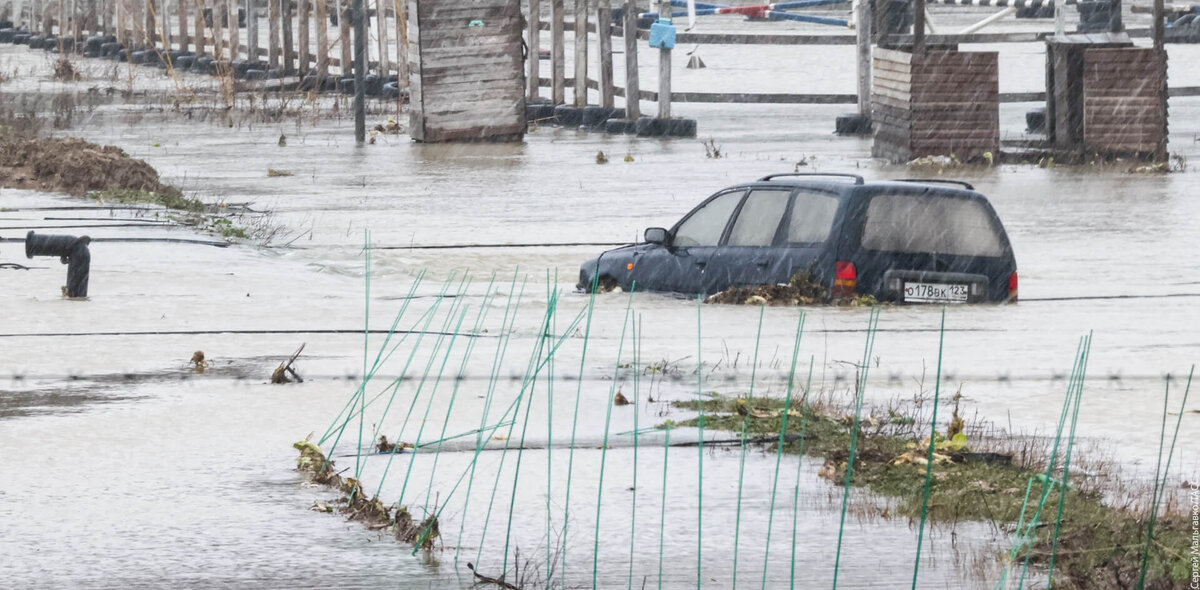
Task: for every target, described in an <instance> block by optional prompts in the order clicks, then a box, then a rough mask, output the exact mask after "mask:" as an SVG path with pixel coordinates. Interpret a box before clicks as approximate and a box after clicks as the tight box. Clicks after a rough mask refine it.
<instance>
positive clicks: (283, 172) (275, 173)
mask: <svg viewBox="0 0 1200 590" xmlns="http://www.w3.org/2000/svg"><path fill="white" fill-rule="evenodd" d="M279 176H295V175H294V174H292V173H291V172H290V171H288V170H277V169H275V168H267V178H276V177H279Z"/></svg>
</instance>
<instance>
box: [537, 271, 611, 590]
mask: <svg viewBox="0 0 1200 590" xmlns="http://www.w3.org/2000/svg"><path fill="white" fill-rule="evenodd" d="M599 280H600V262H599V261H597V262H596V268H594V269H593V272H592V288H591V292H590V293H589V295H588V305H587V324H586V325H585V327H584V329H583V352H581V353H580V355H579V381H577V382H576V385H575V410H574V411H573V414H574V415H573V417H572V418H571V445H570V448H569V449H568V450H567V497H566V500H564V502H563V532H562V550H561V556H562V557H561V563H562V566H561V568H562V569H561V570H560V576H561V577H560V581H559V585H560V586H562V587H563V588H566V587H567V530H568V528H569V527H570V523H571V476H572V475H573V472H574V470H575V433H576V431H577V429H578V426H579V399H580V396H581V395H582V393H583V371H584V369H585V366H586V365H585V363H586V362H587V351H588V339H589V337H590V336H591V334H592V312H593V311H594V310H595V309H596V288H597V285H598V284H599ZM547 541H549V539H547Z"/></svg>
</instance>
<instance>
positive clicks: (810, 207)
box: [787, 191, 839, 244]
mask: <svg viewBox="0 0 1200 590" xmlns="http://www.w3.org/2000/svg"><path fill="white" fill-rule="evenodd" d="M838 204H839V201H838V198H837V197H835V196H833V195H830V194H826V193H810V192H805V191H800V192H798V193H796V199H795V200H794V201H793V203H792V216H791V219H789V220H788V230H787V241H788V243H790V244H813V243H820V242H824V241H825V240H828V239H829V233H830V232H831V231H832V230H833V218H834V216H835V215H837V210H838Z"/></svg>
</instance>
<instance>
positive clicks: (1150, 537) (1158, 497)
mask: <svg viewBox="0 0 1200 590" xmlns="http://www.w3.org/2000/svg"><path fill="white" fill-rule="evenodd" d="M1195 373H1196V365H1192V370H1191V371H1190V372H1188V380H1187V386H1186V387H1184V389H1183V401H1181V402H1180V403H1179V415H1178V417H1177V418H1176V419H1175V434H1174V435H1172V437H1171V450H1170V451H1169V452H1168V453H1167V464H1166V465H1165V466H1164V467H1163V473H1162V483H1161V484H1160V483H1159V479H1158V472H1157V469H1156V470H1155V474H1154V478H1155V479H1154V487H1155V493H1154V505H1153V506H1151V508H1150V522H1149V524H1148V525H1147V528H1146V545H1145V546H1144V547H1143V549H1142V567H1141V572H1140V573H1139V574H1138V585H1137V588H1138V590H1142V588H1144V587H1145V585H1146V566H1147V565H1148V564H1149V559H1150V544H1151V543H1153V542H1154V524H1155V522H1156V521H1157V520H1158V506H1159V504H1160V503H1161V502H1162V494H1163V493H1164V492H1165V490H1166V487H1167V474H1168V473H1169V472H1170V471H1171V459H1172V457H1173V456H1174V454H1175V442H1176V440H1178V438H1179V424H1180V422H1181V421H1182V420H1183V412H1184V408H1186V407H1187V398H1188V393H1189V392H1191V390H1192V376H1193V375H1195ZM1167 383H1168V386H1169V384H1170V381H1169V380H1168V381H1167ZM1163 406H1164V407H1163V422H1164V425H1165V423H1166V400H1165V399H1164V400H1163ZM1163 434H1164V435H1165V434H1166V432H1165V431H1164V432H1163ZM1164 438H1165V437H1164ZM1161 460H1162V438H1160V439H1159V461H1161ZM1193 522H1195V521H1193ZM1193 530H1194V529H1193Z"/></svg>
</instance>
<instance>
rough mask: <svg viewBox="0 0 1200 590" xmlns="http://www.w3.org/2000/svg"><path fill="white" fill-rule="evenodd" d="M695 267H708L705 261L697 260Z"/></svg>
mask: <svg viewBox="0 0 1200 590" xmlns="http://www.w3.org/2000/svg"><path fill="white" fill-rule="evenodd" d="M696 266H698V267H700V268H704V267H705V266H708V262H707V261H704V260H697V261H696Z"/></svg>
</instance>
